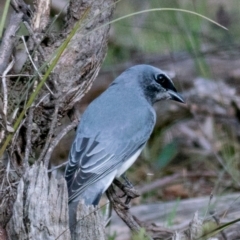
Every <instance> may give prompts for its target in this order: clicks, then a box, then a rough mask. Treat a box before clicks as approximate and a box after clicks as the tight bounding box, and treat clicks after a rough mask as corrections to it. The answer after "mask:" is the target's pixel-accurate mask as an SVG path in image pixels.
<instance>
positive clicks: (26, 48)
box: [21, 36, 54, 95]
mask: <svg viewBox="0 0 240 240" xmlns="http://www.w3.org/2000/svg"><path fill="white" fill-rule="evenodd" d="M21 39H22V41H23V44H24V47H25V50H26V52H27V55H28V58H29V60H30V62H31V63H32V65H33V67H34V69H35V71H36V72H37V74H38V76H39V77H40V79H41V78H42V74H41V73H40V72H39V70H38V68H37V66H36V65H35V63H34V61H33V59H32V57H31V55H30V53H29V51H28V47H27V44H26V41H25V39H24V36H21ZM44 85H45V87H46V88H47V90H48V91H49V92H50V93H51V94H52V95H54V94H53V92H52V91H51V89H50V88H49V86H48V85H47V84H46V83H44Z"/></svg>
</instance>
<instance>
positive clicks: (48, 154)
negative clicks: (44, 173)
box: [45, 120, 78, 172]
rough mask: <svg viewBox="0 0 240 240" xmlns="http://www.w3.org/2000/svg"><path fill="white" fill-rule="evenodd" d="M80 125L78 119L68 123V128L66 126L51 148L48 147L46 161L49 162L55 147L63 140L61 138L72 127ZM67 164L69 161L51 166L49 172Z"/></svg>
mask: <svg viewBox="0 0 240 240" xmlns="http://www.w3.org/2000/svg"><path fill="white" fill-rule="evenodd" d="M77 125H78V121H77V120H75V121H73V122H72V123H71V124H70V125H68V126H67V127H66V128H64V129H63V130H62V131H61V132H60V133H59V134H58V135H57V137H56V138H55V139H54V140H53V141H52V142H51V144H50V146H49V148H48V151H47V153H46V155H45V161H48V162H49V159H50V157H51V155H52V152H53V150H54V148H55V147H56V146H57V145H58V143H59V142H60V141H61V139H62V138H63V137H64V136H65V135H66V134H67V133H69V132H70V131H71V130H72V129H74V128H75V127H76V126H77ZM66 164H67V161H66V162H64V163H62V164H60V165H58V166H56V167H53V168H51V169H50V170H48V172H52V171H55V170H56V169H58V168H60V167H62V166H65V165H66Z"/></svg>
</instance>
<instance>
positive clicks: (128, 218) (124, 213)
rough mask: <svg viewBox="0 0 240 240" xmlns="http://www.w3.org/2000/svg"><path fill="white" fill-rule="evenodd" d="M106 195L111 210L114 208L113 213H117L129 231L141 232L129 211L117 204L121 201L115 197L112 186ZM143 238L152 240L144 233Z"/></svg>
mask: <svg viewBox="0 0 240 240" xmlns="http://www.w3.org/2000/svg"><path fill="white" fill-rule="evenodd" d="M106 194H107V197H108V199H109V201H110V202H111V203H112V205H113V208H114V210H115V212H116V213H117V215H118V216H119V217H120V218H121V219H122V220H123V221H124V222H125V223H126V225H127V226H128V227H129V228H130V229H131V231H133V232H134V233H139V232H140V230H141V227H140V226H139V224H138V223H137V222H136V221H135V219H134V218H133V216H132V215H131V214H130V212H129V209H124V208H123V207H122V204H120V203H119V202H121V200H120V199H119V198H118V196H117V195H116V193H115V191H114V188H113V186H112V185H110V187H109V188H108V190H107V192H106ZM145 237H146V239H148V240H152V238H151V237H150V236H149V235H147V234H146V233H145Z"/></svg>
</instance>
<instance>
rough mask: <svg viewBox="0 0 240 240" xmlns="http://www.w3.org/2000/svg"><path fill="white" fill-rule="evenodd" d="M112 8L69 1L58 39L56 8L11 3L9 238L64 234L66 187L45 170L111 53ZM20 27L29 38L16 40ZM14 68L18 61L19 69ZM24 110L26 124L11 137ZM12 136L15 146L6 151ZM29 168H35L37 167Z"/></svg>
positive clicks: (4, 161)
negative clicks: (55, 60)
mask: <svg viewBox="0 0 240 240" xmlns="http://www.w3.org/2000/svg"><path fill="white" fill-rule="evenodd" d="M114 3H115V1H114V0H101V1H94V0H88V1H84V0H77V1H76V0H70V2H69V6H68V10H67V14H66V19H65V23H64V25H63V28H62V29H61V30H60V31H59V32H57V33H56V32H53V31H52V30H51V29H49V26H50V25H51V24H50V22H49V19H50V15H49V14H50V1H48V0H35V1H34V9H33V12H32V11H30V10H29V7H28V6H27V5H26V4H25V3H24V1H23V0H12V1H11V5H12V7H13V8H14V10H15V12H13V13H12V16H11V17H10V21H9V25H8V26H7V27H6V30H5V33H4V36H3V39H2V41H1V42H0V75H4V76H5V77H4V81H5V82H4V83H5V85H4V84H1V91H2V92H3V95H4V97H5V98H3V99H2V95H1V98H0V106H1V107H2V106H3V107H4V109H5V110H4V111H2V110H1V111H0V126H1V128H0V144H1V145H0V149H1V151H2V149H4V150H5V151H4V154H2V156H0V183H1V186H0V188H1V194H0V205H1V209H0V226H2V227H3V228H5V227H6V224H7V223H8V222H9V220H10V219H11V220H10V222H9V223H8V225H7V226H8V227H7V228H8V232H9V234H10V235H11V239H55V238H53V236H57V234H60V233H61V231H62V230H63V229H66V226H67V220H66V212H67V204H66V199H67V195H66V189H65V186H64V183H63V180H60V181H57V180H56V179H54V178H50V180H48V178H47V174H46V169H44V167H43V166H42V165H40V163H43V165H44V166H45V167H48V165H49V159H50V157H51V153H52V151H53V149H54V147H55V146H56V145H57V143H58V142H59V141H60V140H61V138H62V137H63V136H64V135H65V134H67V133H68V131H69V130H71V129H73V128H74V127H75V126H76V124H77V121H74V122H73V123H69V125H68V126H66V128H65V129H63V131H62V132H60V133H59V129H58V128H57V127H58V125H60V122H61V119H62V118H63V117H64V116H65V115H67V114H68V115H69V116H70V115H71V116H75V114H74V111H73V110H74V108H73V106H74V104H75V103H76V102H77V101H79V100H80V99H81V98H82V97H83V96H84V94H85V93H86V92H87V91H88V90H89V88H90V86H91V84H92V82H93V81H94V79H95V78H96V76H97V74H98V71H99V69H100V67H101V64H102V62H103V60H104V57H105V55H106V51H107V39H108V32H109V28H110V26H109V24H108V23H109V21H110V19H111V16H112V13H113V10H114V7H115V4H114ZM84 14H86V17H84V18H83V21H82V22H81V24H80V28H79V29H78V30H77V32H76V34H75V35H74V37H73V38H72V40H71V41H70V43H69V44H68V46H67V48H66V49H65V51H64V53H63V54H62V56H61V58H60V60H59V62H58V64H57V65H56V67H55V69H54V70H53V72H52V73H51V74H50V76H49V78H48V79H47V81H46V83H45V85H44V86H43V87H42V89H41V91H40V92H39V93H38V95H37V97H36V98H35V100H34V102H33V104H32V105H31V107H29V108H28V109H25V107H26V102H28V100H29V96H30V95H31V93H32V92H34V91H35V90H36V86H37V85H38V84H39V82H40V81H41V79H42V76H44V74H45V72H46V70H47V67H48V65H49V63H50V62H51V61H52V60H53V56H54V53H56V50H57V48H58V47H59V46H61V45H62V43H63V42H64V41H65V40H66V38H67V36H68V35H69V33H70V32H71V30H72V29H73V27H74V26H75V24H76V23H77V22H78V21H79V19H81V18H82V17H83V15H84ZM21 22H23V23H24V24H25V26H26V28H27V30H28V32H29V36H28V37H25V36H22V37H20V38H19V36H18V37H16V36H17V34H16V31H17V29H18V28H19V26H20V23H21ZM20 45H21V47H20V48H19V46H20ZM11 56H12V57H11ZM10 61H12V62H13V61H14V62H15V65H14V66H13V67H12V66H11V64H12V63H10ZM46 63H47V64H46ZM8 74H11V76H7V75H8ZM13 75H15V76H13ZM16 75H17V76H16ZM1 79H3V78H1ZM5 99H7V101H5ZM23 110H24V111H26V112H25V114H24V117H23V119H22V120H21V122H20V124H19V125H18V126H17V128H16V129H15V130H13V126H14V123H15V121H16V119H17V117H18V116H19V114H20V113H21V112H22V111H23ZM77 118H78V117H77ZM71 120H75V119H71ZM2 126H3V127H2ZM10 134H12V138H11V140H12V141H10V143H9V144H8V146H7V147H3V146H4V143H5V141H6V137H7V136H9V135H10ZM39 150H40V152H39ZM29 162H31V164H32V163H34V162H35V163H36V165H34V167H33V168H31V167H29V165H31V164H29ZM37 166H41V167H39V169H37V168H38V167H37ZM36 173H37V174H36ZM56 189H58V191H57V192H56ZM33 195H34V197H33ZM61 197H62V198H63V199H61ZM15 200H16V202H15ZM14 202H15V203H14ZM56 203H57V204H56ZM58 211H59V212H58ZM86 211H87V210H86ZM12 214H13V215H12ZM11 216H12V217H11ZM96 221H97V220H96ZM64 234H65V235H66V234H67V233H64ZM37 235H38V236H39V237H37V238H36V236H37ZM65 235H63V236H65ZM98 235H99V234H98ZM34 236H35V237H34ZM66 236H68V235H66ZM62 239H67V237H62Z"/></svg>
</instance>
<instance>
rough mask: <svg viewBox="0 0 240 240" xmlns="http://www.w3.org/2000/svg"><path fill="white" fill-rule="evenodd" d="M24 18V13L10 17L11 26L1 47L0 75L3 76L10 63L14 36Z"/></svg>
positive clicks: (7, 29) (9, 25)
mask: <svg viewBox="0 0 240 240" xmlns="http://www.w3.org/2000/svg"><path fill="white" fill-rule="evenodd" d="M22 17H23V13H13V14H12V15H11V17H10V21H9V24H8V26H7V28H6V31H5V33H4V36H3V39H2V42H1V45H0V75H2V73H3V72H4V70H5V69H6V68H7V65H8V63H9V59H10V57H11V55H12V51H13V45H14V41H15V38H14V36H15V33H16V31H17V30H18V28H19V25H20V23H21V22H22Z"/></svg>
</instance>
